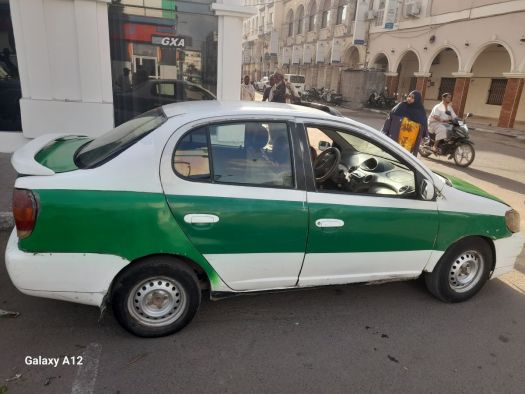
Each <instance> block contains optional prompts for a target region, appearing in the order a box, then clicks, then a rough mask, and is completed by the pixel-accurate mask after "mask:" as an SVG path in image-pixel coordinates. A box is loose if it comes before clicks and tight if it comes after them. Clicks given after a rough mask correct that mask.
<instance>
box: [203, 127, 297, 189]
mask: <svg viewBox="0 0 525 394" xmlns="http://www.w3.org/2000/svg"><path fill="white" fill-rule="evenodd" d="M209 130H210V142H211V144H210V145H211V151H212V161H213V181H214V182H216V183H235V184H247V185H254V186H259V185H260V186H274V187H287V188H290V187H293V186H294V179H293V171H292V155H291V149H290V136H289V131H288V126H287V125H286V123H276V122H270V123H264V122H246V123H231V124H220V125H213V126H210V129H209Z"/></svg>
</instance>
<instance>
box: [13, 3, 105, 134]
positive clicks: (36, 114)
mask: <svg viewBox="0 0 525 394" xmlns="http://www.w3.org/2000/svg"><path fill="white" fill-rule="evenodd" d="M109 2H110V0H63V1H58V2H57V1H54V0H38V1H35V0H11V1H10V3H9V4H10V8H11V19H12V22H13V30H14V35H15V43H16V49H17V60H18V66H19V72H20V83H21V86H22V98H21V99H20V111H21V116H22V130H23V135H24V137H28V138H35V137H38V136H40V135H43V134H47V133H78V134H86V135H90V136H96V135H99V134H101V133H103V132H105V131H107V130H109V129H111V128H112V127H113V89H112V79H111V60H110V53H109V26H108V3H109Z"/></svg>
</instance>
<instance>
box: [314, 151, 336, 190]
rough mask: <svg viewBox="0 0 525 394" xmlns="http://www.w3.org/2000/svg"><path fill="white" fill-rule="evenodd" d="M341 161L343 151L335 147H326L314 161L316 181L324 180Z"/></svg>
mask: <svg viewBox="0 0 525 394" xmlns="http://www.w3.org/2000/svg"><path fill="white" fill-rule="evenodd" d="M340 161H341V152H340V151H339V149H337V148H335V147H331V148H328V149H325V150H324V151H322V152H321V154H320V155H319V156H317V158H316V159H315V161H314V175H315V181H316V182H324V181H326V180H327V179H328V178H330V177H331V176H332V174H333V173H334V172H335V171H336V170H337V166H338V165H339V162H340Z"/></svg>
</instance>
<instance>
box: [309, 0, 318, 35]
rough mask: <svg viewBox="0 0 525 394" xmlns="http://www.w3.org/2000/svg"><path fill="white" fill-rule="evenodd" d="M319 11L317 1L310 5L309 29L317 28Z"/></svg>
mask: <svg viewBox="0 0 525 394" xmlns="http://www.w3.org/2000/svg"><path fill="white" fill-rule="evenodd" d="M316 12H317V7H316V4H315V1H313V2H312V4H311V5H310V10H309V12H308V31H314V29H315V13H316Z"/></svg>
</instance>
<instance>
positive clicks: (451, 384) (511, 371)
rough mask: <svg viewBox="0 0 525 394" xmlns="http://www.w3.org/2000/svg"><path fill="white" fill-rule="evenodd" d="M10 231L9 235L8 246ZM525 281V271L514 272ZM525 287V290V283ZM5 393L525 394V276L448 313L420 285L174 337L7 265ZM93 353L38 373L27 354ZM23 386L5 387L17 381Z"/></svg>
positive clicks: (1, 373) (258, 302)
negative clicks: (134, 328)
mask: <svg viewBox="0 0 525 394" xmlns="http://www.w3.org/2000/svg"><path fill="white" fill-rule="evenodd" d="M6 237H7V233H5V232H3V233H0V249H1V250H3V249H4V247H5V243H6ZM515 275H521V274H515ZM520 287H521V288H520ZM0 308H3V309H10V310H15V311H18V312H20V313H21V315H20V316H19V317H17V318H0V327H1V331H0V332H1V333H2V335H1V336H0V349H1V357H0V392H2V391H1V390H2V389H1V387H2V386H5V387H7V390H8V391H7V393H69V392H80V393H86V392H91V391H89V389H90V388H92V389H94V392H96V393H144V392H146V393H203V392H210V393H219V392H220V393H246V392H248V391H249V392H253V393H274V392H283V393H292V392H330V393H348V392H355V393H382V392H396V393H406V392H413V393H421V392H434V393H440V392H443V393H445V392H446V393H472V392H476V393H489V392H494V393H523V387H525V376H524V375H523V373H524V370H523V353H524V351H525V316H524V314H523V311H524V310H525V282H524V281H523V275H521V276H518V277H514V278H513V277H510V278H507V279H506V282H503V281H501V280H493V281H491V282H490V283H489V284H488V285H487V286H486V287H485V288H484V289H483V290H482V292H481V293H480V294H478V295H477V296H476V297H475V298H474V299H472V300H471V301H469V302H466V303H462V304H455V305H449V304H443V303H441V302H439V301H437V300H435V299H434V298H432V297H430V295H429V294H428V293H427V292H426V290H425V289H424V286H423V285H422V284H421V283H420V282H418V281H411V282H398V283H391V284H384V285H377V286H365V285H353V286H338V287H335V288H325V289H314V290H305V291H300V292H290V293H279V294H266V295H257V296H245V297H238V298H233V299H229V300H224V301H220V302H210V301H208V302H204V304H203V305H202V307H201V309H200V311H199V313H198V315H197V317H196V319H195V320H194V321H193V322H192V324H191V325H190V326H188V327H187V328H186V329H185V330H183V331H182V332H180V333H179V334H176V335H174V336H171V337H167V338H160V339H152V340H145V339H139V338H135V337H132V336H131V335H129V334H127V333H126V332H124V331H123V330H122V329H121V328H120V327H119V326H118V325H117V323H116V322H115V320H114V318H113V317H112V315H111V314H107V315H105V316H104V317H103V318H102V320H101V321H100V322H97V321H98V318H99V312H98V310H97V309H96V308H93V307H88V306H82V305H75V304H70V303H65V302H59V301H54V300H46V299H39V298H33V297H29V296H25V295H22V294H20V293H19V292H18V291H17V290H16V289H14V288H13V286H12V285H11V284H10V282H9V281H8V279H7V277H6V272H5V267H4V264H3V261H2V260H0ZM26 356H32V357H38V356H43V357H60V361H61V362H62V360H63V357H64V356H68V357H77V356H81V357H84V358H83V362H84V365H83V366H81V367H79V366H69V365H60V366H58V367H57V368H54V367H51V366H31V365H26V364H25V357H26ZM17 374H21V377H20V378H19V379H18V380H14V381H10V382H5V379H9V378H13V377H16V376H17ZM74 389H77V390H78V391H75V390H74Z"/></svg>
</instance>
